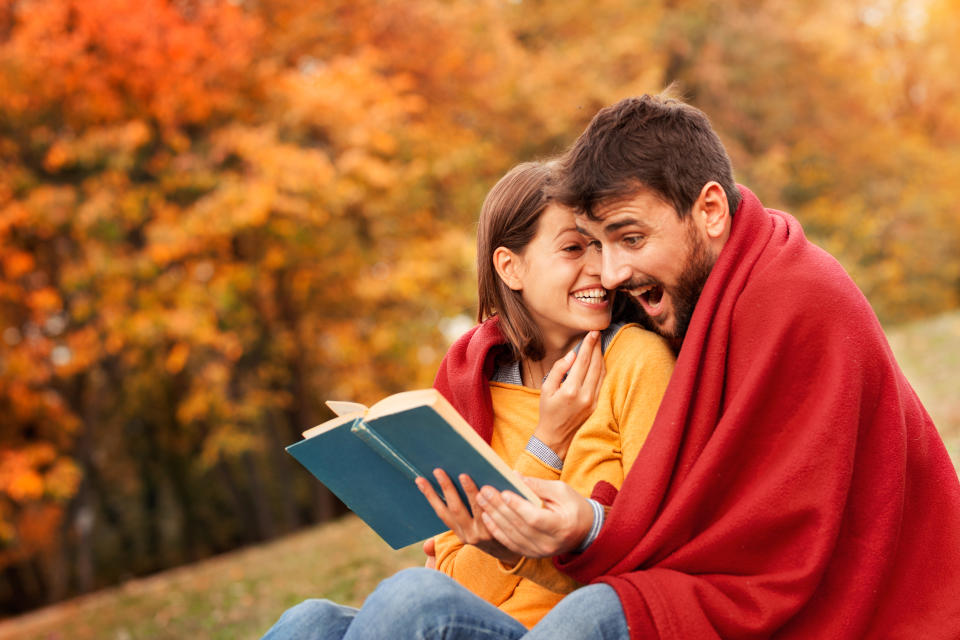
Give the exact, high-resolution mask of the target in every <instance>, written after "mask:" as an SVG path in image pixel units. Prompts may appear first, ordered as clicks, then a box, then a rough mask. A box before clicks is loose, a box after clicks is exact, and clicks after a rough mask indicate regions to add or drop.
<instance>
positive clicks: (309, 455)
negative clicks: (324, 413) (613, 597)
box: [287, 389, 540, 549]
mask: <svg viewBox="0 0 960 640" xmlns="http://www.w3.org/2000/svg"><path fill="white" fill-rule="evenodd" d="M327 406H329V407H330V408H331V409H332V410H333V412H334V413H336V414H338V415H337V417H336V418H333V419H331V420H328V421H327V422H324V423H322V424H319V425H317V426H316V427H313V428H312V429H308V430H307V431H304V432H303V438H304V439H303V440H301V441H300V442H297V443H295V444H292V445H290V446H289V447H287V451H288V452H289V453H290V454H291V455H292V456H293V457H294V458H296V459H297V460H298V461H299V462H300V463H301V464H302V465H303V466H304V467H306V468H307V469H308V470H309V471H310V472H311V473H312V474H313V475H314V476H316V477H317V479H318V480H320V482H322V483H323V484H325V485H326V486H327V488H329V489H330V490H331V491H332V492H333V493H334V494H336V496H337V497H338V498H340V500H341V501H343V503H344V504H345V505H347V507H349V508H350V509H351V510H352V511H353V512H354V513H356V514H357V515H358V516H360V517H361V518H362V519H363V520H364V521H365V522H366V523H367V524H368V525H370V527H371V528H372V529H373V530H374V531H376V532H377V533H378V534H379V535H380V537H381V538H383V539H384V540H386V542H387V543H388V544H389V545H390V546H391V547H393V548H394V549H399V548H400V547H404V546H406V545H409V544H412V543H414V542H417V541H419V540H423V539H425V538H429V537H430V536H432V535H435V534H437V533H441V532H443V531H446V530H447V527H446V525H444V524H443V522H442V521H441V520H440V518H438V517H437V515H436V514H435V513H434V511H433V508H432V507H431V506H430V503H428V502H427V499H426V498H425V497H424V496H423V494H422V493H420V490H419V489H417V487H416V485H415V484H414V482H413V480H414V478H416V477H417V476H422V477H424V478H426V479H427V480H429V481H430V483H431V484H433V487H434V489H435V490H436V491H437V493H438V494H439V495H440V496H441V497H442V496H443V493H442V492H441V491H440V487H439V485H438V484H437V482H436V480H435V479H434V477H433V470H434V469H437V468H440V469H443V470H444V471H445V472H446V473H447V475H448V476H449V477H450V479H451V480H452V481H453V482H454V484H456V485H457V489H458V490H459V491H460V497H461V499H462V500H463V501H464V504H467V501H466V497H465V496H464V494H463V489H462V488H461V487H460V483H459V480H458V476H459V475H460V474H461V473H465V474H467V475H468V476H470V478H471V479H472V480H473V481H474V482H475V483H476V485H477V486H478V487H483V486H484V485H490V486H492V487H494V488H496V489H498V490H501V491H503V490H507V489H509V490H511V491H514V492H515V493H517V494H519V495H522V496H523V497H525V498H526V499H527V500H530V501H531V502H533V503H534V504H536V505H540V499H539V498H537V496H536V495H535V494H534V493H533V492H532V491H530V489H529V488H528V487H527V485H526V484H524V483H523V481H522V480H521V479H520V477H519V476H518V475H517V474H516V473H515V472H514V471H513V470H512V469H510V467H509V466H508V465H507V464H506V463H505V462H504V461H503V460H502V459H501V458H500V456H498V455H497V454H496V453H494V451H493V449H491V448H490V445H488V444H487V443H486V442H484V441H483V438H481V437H480V436H479V435H477V433H476V432H475V431H474V430H473V429H472V428H471V427H470V425H469V424H467V421H466V420H464V419H463V417H462V416H461V415H460V414H459V413H457V410H456V409H454V408H453V407H452V406H451V405H450V403H449V402H447V399H446V398H444V397H443V396H442V395H441V394H440V393H439V392H438V391H437V390H436V389H421V390H417V391H406V392H403V393H397V394H394V395H391V396H388V397H386V398H384V399H383V400H381V401H379V402H377V403H376V404H374V405H373V406H372V407H370V408H367V407H365V406H364V405H362V404H358V403H354V402H334V401H331V402H327Z"/></svg>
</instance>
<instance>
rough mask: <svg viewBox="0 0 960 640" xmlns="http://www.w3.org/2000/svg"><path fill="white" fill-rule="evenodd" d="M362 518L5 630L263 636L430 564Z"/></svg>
mask: <svg viewBox="0 0 960 640" xmlns="http://www.w3.org/2000/svg"><path fill="white" fill-rule="evenodd" d="M422 562H423V553H422V551H421V550H420V547H419V545H414V546H411V547H407V548H405V549H402V550H400V551H393V550H392V549H390V547H389V546H387V545H386V544H385V543H384V542H383V541H381V540H380V538H378V537H377V536H376V534H374V533H373V532H372V531H371V530H370V529H369V528H367V526H366V525H365V524H363V522H361V521H360V520H359V519H357V518H356V517H355V516H347V517H345V518H343V519H340V520H338V521H336V522H332V523H329V524H326V525H321V526H317V527H312V528H310V529H307V530H305V531H302V532H299V533H296V534H294V535H291V536H288V537H286V538H283V539H281V540H278V541H275V542H272V543H268V544H264V545H261V546H257V547H251V548H247V549H244V550H241V551H236V552H233V553H228V554H224V555H221V556H217V557H216V558H212V559H210V560H206V561H203V562H199V563H196V564H193V565H190V566H187V567H181V568H178V569H172V570H170V571H165V572H163V573H160V574H157V575H155V576H151V577H149V578H143V579H138V580H131V581H130V582H127V583H126V584H124V585H122V586H119V587H116V588H112V589H106V590H104V591H101V592H98V593H94V594H91V595H88V596H83V597H80V598H76V599H74V600H71V601H69V602H65V603H63V604H58V605H54V606H51V607H47V608H45V609H42V610H39V611H36V612H33V613H28V614H26V615H23V616H20V617H19V618H14V619H12V620H8V621H5V622H0V638H3V639H4V640H15V639H16V640H94V639H96V640H134V639H140V638H150V639H151V640H153V639H156V640H166V639H170V640H173V639H174V638H176V639H178V640H179V639H180V638H197V639H199V638H209V639H211V640H213V639H217V640H219V639H223V640H227V639H230V640H244V639H248V638H249V639H253V638H259V637H260V636H261V635H262V634H263V633H264V632H265V631H266V630H267V629H268V628H269V627H270V625H271V624H273V622H275V621H276V619H277V618H278V617H279V616H280V614H281V613H282V612H283V611H284V610H285V609H287V608H288V607H290V606H292V605H294V604H296V603H298V602H300V601H301V600H303V599H304V598H306V597H322V598H330V599H332V600H335V601H337V602H341V603H344V604H351V605H359V604H360V603H362V602H363V599H364V597H365V596H366V595H367V593H369V592H370V591H371V590H372V589H373V587H375V586H376V584H377V583H378V582H379V581H380V580H381V579H382V578H383V577H385V576H388V575H391V574H393V573H395V572H396V571H398V570H399V569H402V568H404V567H410V566H415V565H419V564H422Z"/></svg>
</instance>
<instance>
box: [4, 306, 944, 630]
mask: <svg viewBox="0 0 960 640" xmlns="http://www.w3.org/2000/svg"><path fill="white" fill-rule="evenodd" d="M888 335H889V337H890V343H891V346H892V347H893V350H894V353H895V354H896V356H897V360H898V361H899V362H900V365H901V367H902V368H903V370H904V372H905V373H906V375H907V378H908V379H909V380H910V382H911V384H912V385H913V387H914V389H915V390H916V391H917V394H918V395H919V396H920V398H921V400H923V403H924V406H925V407H926V408H927V410H928V411H929V412H930V414H931V416H932V417H933V419H934V422H935V423H936V425H937V427H938V428H939V430H940V432H941V434H942V435H943V438H944V442H945V443H946V444H947V448H948V450H949V451H950V453H951V455H952V456H953V460H954V463H955V464H958V465H960V394H957V392H956V377H957V374H958V373H960V312H955V313H951V314H946V315H943V316H939V317H937V318H933V319H929V320H925V321H921V322H917V323H914V324H911V325H907V326H904V327H896V328H892V329H890V330H889V331H888ZM422 559H423V558H422V553H421V551H420V548H419V546H418V545H414V546H412V547H408V548H406V549H403V550H401V551H393V550H391V549H390V548H389V547H388V546H387V545H386V544H384V543H383V542H382V541H381V540H380V539H379V538H378V537H377V536H376V535H375V534H373V533H372V532H371V531H370V530H369V529H368V528H367V527H366V525H364V524H363V523H362V522H361V521H359V520H358V519H357V518H355V517H353V516H348V517H346V518H344V519H342V520H338V521H337V522H333V523H329V524H326V525H321V526H318V527H313V528H311V529H308V530H305V531H302V532H300V533H297V534H295V535H291V536H289V537H286V538H284V539H281V540H278V541H275V542H272V543H269V544H265V545H261V546H258V547H253V548H249V549H244V550H242V551H237V552H234V553H230V554H225V555H222V556H218V557H216V558H213V559H210V560H207V561H204V562H200V563H197V564H194V565H191V566H188V567H182V568H179V569H173V570H170V571H166V572H164V573H161V574H158V575H155V576H152V577H149V578H143V579H138V580H132V581H130V582H128V583H126V584H124V585H121V586H119V587H116V588H113V589H107V590H104V591H101V592H98V593H94V594H91V595H88V596H84V597H81V598H77V599H74V600H71V601H69V602H65V603H62V604H58V605H55V606H52V607H47V608H45V609H42V610H40V611H36V612H33V613H29V614H26V615H23V616H20V617H18V618H14V619H11V620H7V621H3V622H0V638H3V639H4V640H68V639H69V640H93V639H97V640H134V639H140V638H151V639H157V640H164V639H168V638H169V639H173V638H178V639H179V638H195V639H203V638H209V639H227V638H229V639H231V640H233V639H238V640H244V639H248V638H249V639H253V638H259V637H260V636H261V635H262V634H263V633H264V632H265V631H266V630H267V629H268V628H269V627H270V625H271V624H273V622H274V621H275V620H276V619H277V618H278V617H279V615H280V614H281V613H282V612H283V611H284V610H285V609H287V608H288V607H290V606H292V605H293V604H296V603H297V602H300V601H301V600H303V599H304V598H307V597H321V598H330V599H332V600H335V601H337V602H341V603H344V604H350V605H354V606H356V605H359V604H360V603H361V602H362V601H363V598H364V597H365V596H366V594H367V593H369V592H370V591H371V590H372V589H373V587H374V586H375V585H376V584H377V583H378V582H379V581H380V580H381V579H382V578H383V577H385V576H388V575H390V574H392V573H394V572H396V571H397V570H399V569H401V568H404V567H409V566H415V565H418V564H420V563H421V562H422Z"/></svg>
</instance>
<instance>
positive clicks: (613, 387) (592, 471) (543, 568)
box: [436, 325, 674, 628]
mask: <svg viewBox="0 0 960 640" xmlns="http://www.w3.org/2000/svg"><path fill="white" fill-rule="evenodd" d="M604 363H605V365H606V369H607V372H606V376H605V377H604V380H603V383H602V385H601V387H600V397H599V399H598V401H597V409H596V411H594V412H593V414H591V416H590V417H589V418H587V420H586V421H585V422H584V423H583V425H582V426H581V427H580V429H579V430H578V431H577V433H576V435H575V436H574V438H573V441H572V442H571V444H570V448H569V450H568V452H567V456H566V459H565V462H564V467H563V470H562V471H561V472H558V471H556V470H554V469H552V468H550V467H549V466H548V465H545V464H544V463H542V462H540V460H538V459H537V458H536V457H534V456H533V455H531V454H530V453H528V452H526V451H525V447H526V444H527V441H528V440H529V439H530V436H531V435H532V434H533V431H534V428H535V427H536V425H537V419H538V415H539V408H540V391H539V390H538V389H530V388H527V387H522V386H518V385H513V384H505V383H500V382H491V383H490V393H491V396H492V400H493V413H494V417H493V438H492V440H491V443H490V445H491V446H492V447H493V450H494V451H496V452H497V454H499V455H500V456H501V457H502V458H503V459H504V460H508V461H513V463H514V464H513V466H514V468H515V469H517V470H518V471H519V472H520V473H522V474H524V475H528V476H536V477H538V478H544V479H548V480H557V479H559V480H563V481H564V482H566V483H567V484H569V485H570V486H572V487H573V488H574V489H576V490H577V491H579V492H580V493H581V494H583V495H585V496H589V495H590V492H591V491H592V490H593V486H594V485H595V484H596V483H597V482H598V481H600V480H605V481H607V482H609V483H610V484H612V485H613V486H615V487H617V488H620V486H621V485H622V484H623V478H624V476H625V475H626V473H627V471H628V470H629V468H630V465H631V464H633V461H634V460H635V459H636V457H637V454H638V453H639V451H640V447H641V446H642V445H643V442H644V440H645V439H646V437H647V433H648V432H649V430H650V426H651V425H652V424H653V419H654V416H655V415H656V413H657V409H658V408H659V406H660V399H661V398H662V397H663V393H664V391H665V390H666V387H667V383H668V382H669V380H670V374H671V373H672V372H673V365H674V356H673V353H672V352H671V351H670V349H669V347H668V346H667V344H666V342H665V341H664V340H663V339H662V338H660V337H659V336H657V335H655V334H653V333H650V332H648V331H645V330H643V329H641V328H640V327H638V326H636V325H627V326H626V327H624V328H622V329H621V330H620V331H619V332H618V333H617V335H616V336H614V338H613V340H612V341H611V342H610V345H609V346H608V347H607V350H606V352H605V354H604ZM436 549H437V569H438V570H440V571H443V572H444V573H446V574H447V575H449V576H451V577H453V578H454V579H455V580H457V582H459V583H460V584H462V585H463V586H465V587H467V588H468V589H470V590H471V591H472V592H474V593H475V594H477V595H478V596H480V597H481V598H483V599H484V600H486V601H487V602H490V603H491V604H493V605H495V606H497V607H499V608H500V609H501V610H503V611H504V612H506V613H508V614H510V615H511V616H513V617H514V618H516V619H517V620H519V621H520V622H521V623H522V624H523V625H525V626H527V627H528V628H529V627H532V626H533V625H534V624H536V623H537V622H538V621H539V620H540V618H542V617H543V616H544V615H545V614H546V613H547V612H548V611H549V610H550V609H551V608H552V607H553V606H554V605H555V604H556V603H557V602H559V601H560V599H561V598H563V595H564V594H565V593H568V592H570V591H572V590H573V589H574V588H576V586H577V584H576V583H575V582H573V580H572V579H570V578H569V577H567V576H566V575H565V574H562V573H560V572H559V571H557V570H556V568H555V567H554V566H553V563H552V561H551V560H550V559H549V558H542V559H539V560H533V559H524V560H521V561H520V563H518V565H517V566H516V567H512V568H504V567H503V566H502V565H501V563H500V562H499V561H497V560H496V559H495V558H493V557H492V556H489V555H487V554H485V553H484V552H482V551H480V550H479V549H477V548H476V547H473V546H469V545H463V544H462V543H461V542H460V540H459V538H457V536H456V535H455V534H454V533H452V532H450V531H448V532H446V533H443V534H440V535H439V536H437V538H436Z"/></svg>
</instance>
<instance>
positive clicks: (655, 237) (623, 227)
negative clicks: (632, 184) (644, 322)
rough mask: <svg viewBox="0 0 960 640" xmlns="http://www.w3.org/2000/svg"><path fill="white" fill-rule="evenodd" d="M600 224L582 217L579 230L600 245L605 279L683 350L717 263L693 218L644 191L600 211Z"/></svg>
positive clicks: (602, 274) (601, 275)
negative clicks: (695, 312) (682, 345)
mask: <svg viewBox="0 0 960 640" xmlns="http://www.w3.org/2000/svg"><path fill="white" fill-rule="evenodd" d="M595 214H596V215H597V218H598V219H597V220H591V219H589V218H587V216H584V215H578V216H577V227H578V228H580V230H581V231H582V232H583V233H584V234H585V235H587V236H588V237H590V238H592V239H593V240H595V241H597V242H599V244H600V247H601V255H602V267H601V273H600V279H601V282H602V284H603V286H604V287H605V288H606V289H611V290H613V289H620V290H621V291H624V292H625V293H627V294H628V295H629V296H630V297H631V298H632V299H633V300H634V302H636V303H637V306H638V307H639V308H640V309H641V310H642V311H643V312H644V314H645V315H646V317H647V318H648V325H649V327H650V328H651V329H653V330H654V331H656V332H657V333H659V334H660V335H662V336H664V337H665V338H667V340H669V341H670V343H671V344H672V345H673V347H674V348H675V349H677V350H679V349H680V345H681V344H682V343H683V337H684V335H686V332H687V327H688V326H689V324H690V318H691V316H693V310H694V308H695V307H696V305H697V300H699V298H700V293H701V292H702V291H703V286H704V284H705V283H706V281H707V277H708V276H709V275H710V270H711V269H712V268H713V265H714V263H715V262H716V259H717V252H716V251H714V250H711V248H710V245H709V244H708V242H707V239H706V237H705V235H704V232H703V231H702V230H701V228H700V227H699V226H698V225H697V224H696V222H695V221H694V219H693V217H692V216H688V217H687V218H685V219H684V220H681V219H680V217H679V216H678V215H677V212H676V210H675V209H674V208H673V206H671V205H670V204H667V203H666V202H664V201H663V200H661V199H660V198H658V197H657V196H655V195H654V194H652V193H651V192H649V191H647V190H641V191H638V192H636V193H635V194H633V195H632V196H628V197H627V198H623V199H620V200H615V201H609V202H604V203H601V205H600V206H598V207H596V209H595Z"/></svg>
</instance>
